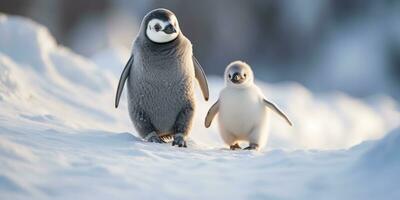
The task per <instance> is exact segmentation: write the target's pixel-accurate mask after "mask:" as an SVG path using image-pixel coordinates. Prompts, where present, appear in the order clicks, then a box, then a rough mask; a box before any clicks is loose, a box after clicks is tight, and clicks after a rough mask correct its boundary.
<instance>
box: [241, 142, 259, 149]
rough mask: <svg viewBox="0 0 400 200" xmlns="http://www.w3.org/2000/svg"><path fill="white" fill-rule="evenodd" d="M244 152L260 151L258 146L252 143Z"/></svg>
mask: <svg viewBox="0 0 400 200" xmlns="http://www.w3.org/2000/svg"><path fill="white" fill-rule="evenodd" d="M244 150H258V144H254V143H250V145H249V146H248V147H246V148H244Z"/></svg>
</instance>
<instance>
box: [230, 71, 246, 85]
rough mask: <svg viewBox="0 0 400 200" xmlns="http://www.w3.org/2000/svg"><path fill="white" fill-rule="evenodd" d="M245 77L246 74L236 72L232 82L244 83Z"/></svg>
mask: <svg viewBox="0 0 400 200" xmlns="http://www.w3.org/2000/svg"><path fill="white" fill-rule="evenodd" d="M244 79H245V78H244V76H242V74H240V73H237V72H235V73H233V75H232V78H231V81H232V83H235V84H240V83H243V81H244Z"/></svg>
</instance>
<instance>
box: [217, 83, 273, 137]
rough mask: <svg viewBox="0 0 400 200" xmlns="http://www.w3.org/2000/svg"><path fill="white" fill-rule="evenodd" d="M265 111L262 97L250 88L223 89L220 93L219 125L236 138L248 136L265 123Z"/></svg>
mask: <svg viewBox="0 0 400 200" xmlns="http://www.w3.org/2000/svg"><path fill="white" fill-rule="evenodd" d="M265 116H266V109H265V106H264V105H263V104H262V97H261V96H260V94H259V93H258V91H257V90H255V89H252V88H240V89H238V88H229V87H227V88H225V89H224V90H222V91H221V93H220V108H219V116H218V118H219V123H220V126H222V127H224V129H226V130H227V131H229V132H231V133H232V134H234V135H236V136H239V137H240V136H245V135H248V134H250V132H251V130H252V129H253V128H254V127H255V126H257V125H258V124H260V123H265V122H264V120H265Z"/></svg>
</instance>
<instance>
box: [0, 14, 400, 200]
mask: <svg viewBox="0 0 400 200" xmlns="http://www.w3.org/2000/svg"><path fill="white" fill-rule="evenodd" d="M128 53H129V52H128V51H127V50H125V49H119V48H115V49H110V50H108V51H105V52H100V53H99V54H97V55H96V56H94V57H93V58H92V59H91V60H90V59H87V58H84V57H81V56H79V55H76V54H75V53H74V52H71V51H70V50H68V49H66V48H64V47H62V46H58V45H57V43H56V41H54V39H53V37H52V36H51V35H50V34H49V33H48V31H47V29H46V28H44V27H42V26H40V25H38V24H36V23H34V22H32V21H30V20H28V19H24V18H19V17H9V16H5V15H0V199H74V198H75V199H143V198H144V199H204V198H213V199H217V198H220V199H399V198H400V190H399V189H398V185H399V184H400V156H399V155H400V129H397V128H398V127H399V125H400V112H399V107H398V103H397V102H396V101H394V100H393V99H391V98H390V97H388V96H384V95H379V96H378V95H377V96H374V97H371V98H369V99H356V98H353V97H351V96H349V95H347V94H344V93H341V92H330V93H326V94H313V93H311V92H310V91H309V90H307V89H306V88H304V87H303V86H301V85H299V84H297V83H282V84H279V85H271V84H266V83H259V84H260V85H262V88H263V89H264V92H265V95H266V96H267V97H269V99H271V100H273V101H274V102H276V103H277V104H278V105H279V106H280V107H281V108H282V109H283V110H284V111H285V112H286V113H287V114H288V115H289V116H290V118H291V120H292V121H293V122H294V127H292V128H291V127H288V126H286V124H285V123H284V122H283V121H281V120H280V119H279V117H276V116H274V115H271V119H270V120H269V122H270V123H271V129H270V138H269V141H268V147H267V149H265V150H263V151H261V152H249V151H234V152H233V151H229V150H227V148H226V147H225V146H224V144H223V143H222V142H221V140H220V138H219V135H218V132H217V126H216V122H217V121H215V122H214V123H213V125H212V127H211V128H210V129H205V128H204V127H203V118H204V116H205V113H206V112H207V110H208V108H209V107H210V106H211V104H212V103H213V102H214V101H215V100H216V98H217V96H218V91H219V90H220V89H221V88H222V87H223V82H222V80H221V79H220V78H218V77H210V78H209V81H210V89H211V100H210V101H209V102H207V103H205V102H204V101H203V100H202V98H200V95H199V94H198V97H199V98H198V113H197V116H196V120H195V124H194V130H193V133H192V134H191V140H190V143H189V148H187V149H181V148H176V147H172V146H171V145H170V144H151V143H146V142H143V141H142V140H141V139H140V138H138V137H137V136H136V134H135V131H134V129H133V127H132V125H131V123H130V121H129V117H128V114H127V112H126V110H127V107H126V102H125V98H123V101H122V102H121V104H120V105H121V106H120V108H119V109H118V110H116V109H114V106H113V98H114V93H115V88H116V84H117V79H118V77H119V73H120V71H121V70H122V67H123V66H124V64H125V61H126V60H127V57H128ZM256 76H257V75H256Z"/></svg>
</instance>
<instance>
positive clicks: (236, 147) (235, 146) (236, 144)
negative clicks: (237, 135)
mask: <svg viewBox="0 0 400 200" xmlns="http://www.w3.org/2000/svg"><path fill="white" fill-rule="evenodd" d="M229 149H231V150H237V149H242V147H240V146H239V144H238V143H235V144H233V145H231V146H229Z"/></svg>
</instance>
